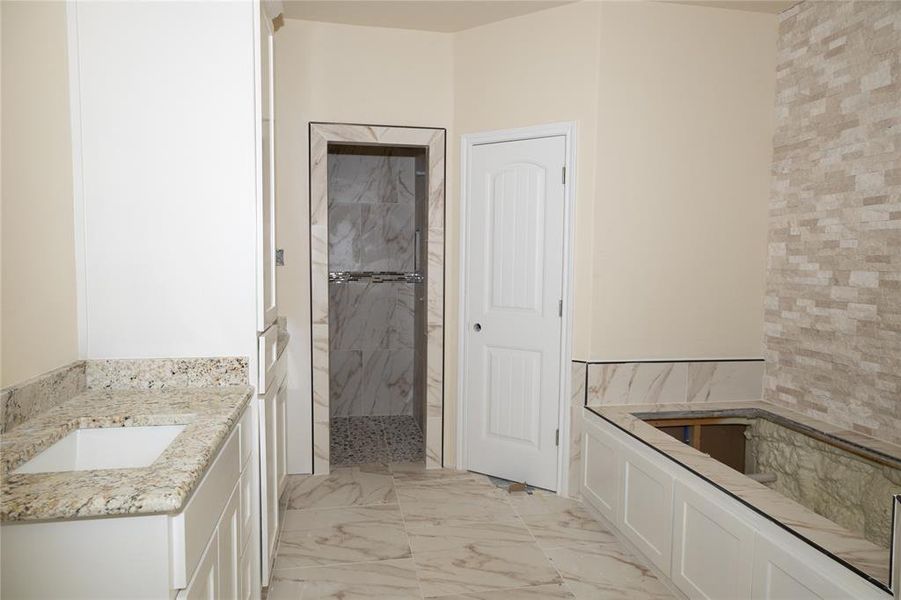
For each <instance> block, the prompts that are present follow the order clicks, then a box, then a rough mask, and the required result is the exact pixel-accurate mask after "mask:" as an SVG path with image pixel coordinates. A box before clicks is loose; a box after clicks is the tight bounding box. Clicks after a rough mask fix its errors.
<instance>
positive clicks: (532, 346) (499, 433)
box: [464, 136, 566, 490]
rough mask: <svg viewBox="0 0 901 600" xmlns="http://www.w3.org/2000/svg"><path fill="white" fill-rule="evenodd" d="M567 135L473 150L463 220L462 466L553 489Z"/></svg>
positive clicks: (557, 401) (484, 146) (555, 471)
mask: <svg viewBox="0 0 901 600" xmlns="http://www.w3.org/2000/svg"><path fill="white" fill-rule="evenodd" d="M565 153H566V143H565V138H564V137H563V136H553V137H544V138H537V139H529V140H520V141H514V142H502V143H493V144H482V145H477V146H474V147H473V149H472V152H471V154H470V157H471V159H470V160H471V162H470V165H469V173H470V177H469V184H468V185H469V190H468V192H469V193H468V198H469V207H468V213H467V223H466V232H465V235H466V242H465V243H466V244H467V246H466V271H465V278H466V282H465V285H466V288H465V289H466V292H465V294H466V296H465V299H464V303H465V310H466V315H465V319H466V320H465V323H464V327H465V329H464V331H465V334H464V335H465V336H466V340H465V343H466V348H465V356H464V368H465V370H466V371H465V381H466V383H465V393H466V397H465V400H464V401H465V402H466V457H467V463H468V464H467V465H466V466H467V468H469V469H471V470H473V471H478V472H480V473H485V474H488V475H494V476H497V477H502V478H504V479H510V480H514V481H526V482H528V483H529V484H532V485H535V486H538V487H542V488H545V489H550V490H555V489H556V488H557V439H556V437H557V436H556V434H557V426H558V411H559V406H560V402H559V399H560V351H561V334H562V318H561V306H562V298H563V257H564V249H563V245H564V236H563V223H564V197H565V196H564V182H563V167H564V165H565V156H566V154H565Z"/></svg>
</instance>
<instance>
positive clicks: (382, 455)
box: [329, 415, 425, 467]
mask: <svg viewBox="0 0 901 600" xmlns="http://www.w3.org/2000/svg"><path fill="white" fill-rule="evenodd" d="M329 428H330V437H329V444H330V446H331V447H330V453H331V454H330V457H331V462H332V465H334V466H337V467H342V466H350V465H358V464H373V463H383V464H387V463H395V462H396V463H401V462H420V461H423V460H425V441H424V439H423V436H422V431H421V430H420V429H419V425H418V424H417V423H416V419H414V418H413V417H412V416H410V415H392V416H372V417H333V418H332V420H331V422H330V425H329Z"/></svg>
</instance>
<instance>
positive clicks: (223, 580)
mask: <svg viewBox="0 0 901 600" xmlns="http://www.w3.org/2000/svg"><path fill="white" fill-rule="evenodd" d="M240 506H241V489H240V486H235V489H234V490H233V491H232V495H231V498H230V499H229V501H228V504H226V505H225V510H224V511H223V513H222V518H221V519H220V520H219V528H218V531H219V596H218V597H219V598H222V600H237V598H238V594H239V593H240V590H241V571H240V568H239V559H240V556H241V539H242V538H243V536H242V535H241V525H242V521H243V519H242V518H241V510H240Z"/></svg>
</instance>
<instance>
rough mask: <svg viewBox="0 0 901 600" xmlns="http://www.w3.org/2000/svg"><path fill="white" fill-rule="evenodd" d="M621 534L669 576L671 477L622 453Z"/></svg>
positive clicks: (650, 464)
mask: <svg viewBox="0 0 901 600" xmlns="http://www.w3.org/2000/svg"><path fill="white" fill-rule="evenodd" d="M621 501H622V505H621V507H620V510H619V514H620V517H621V518H620V522H621V523H622V528H623V529H622V531H623V534H624V535H625V536H626V537H628V538H629V539H630V540H631V541H632V543H633V544H635V545H636V546H638V549H639V550H641V551H642V552H643V553H644V555H645V556H646V557H648V559H650V560H651V562H653V563H654V565H655V566H656V567H657V568H658V569H660V570H661V571H663V573H664V574H666V575H669V572H670V555H671V552H670V551H671V543H672V534H673V528H672V524H673V476H672V475H671V474H670V473H668V472H667V471H664V470H663V469H661V468H660V467H658V466H656V465H655V464H653V463H652V462H650V461H649V460H646V459H644V458H643V457H641V456H640V455H639V454H637V453H635V452H624V455H623V467H622V498H621Z"/></svg>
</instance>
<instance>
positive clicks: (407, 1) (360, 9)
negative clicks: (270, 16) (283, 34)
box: [284, 0, 572, 33]
mask: <svg viewBox="0 0 901 600" xmlns="http://www.w3.org/2000/svg"><path fill="white" fill-rule="evenodd" d="M569 1H572V0H569ZM569 1H557V2H544V1H539V0H524V1H520V0H462V1H461V0H286V1H285V3H284V6H285V17H287V18H289V19H306V20H308V21H325V22H327V23H344V24H346V25H366V26H369V27H395V28H399V29H421V30H425V31H440V32H444V33H452V32H455V31H463V30H464V29H470V28H472V27H478V26H479V25H485V24H487V23H494V22H495V21H502V20H504V19H509V18H510V17H518V16H520V15H525V14H528V13H533V12H537V11H539V10H545V9H547V8H553V7H555V6H561V5H563V4H568V3H569Z"/></svg>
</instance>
